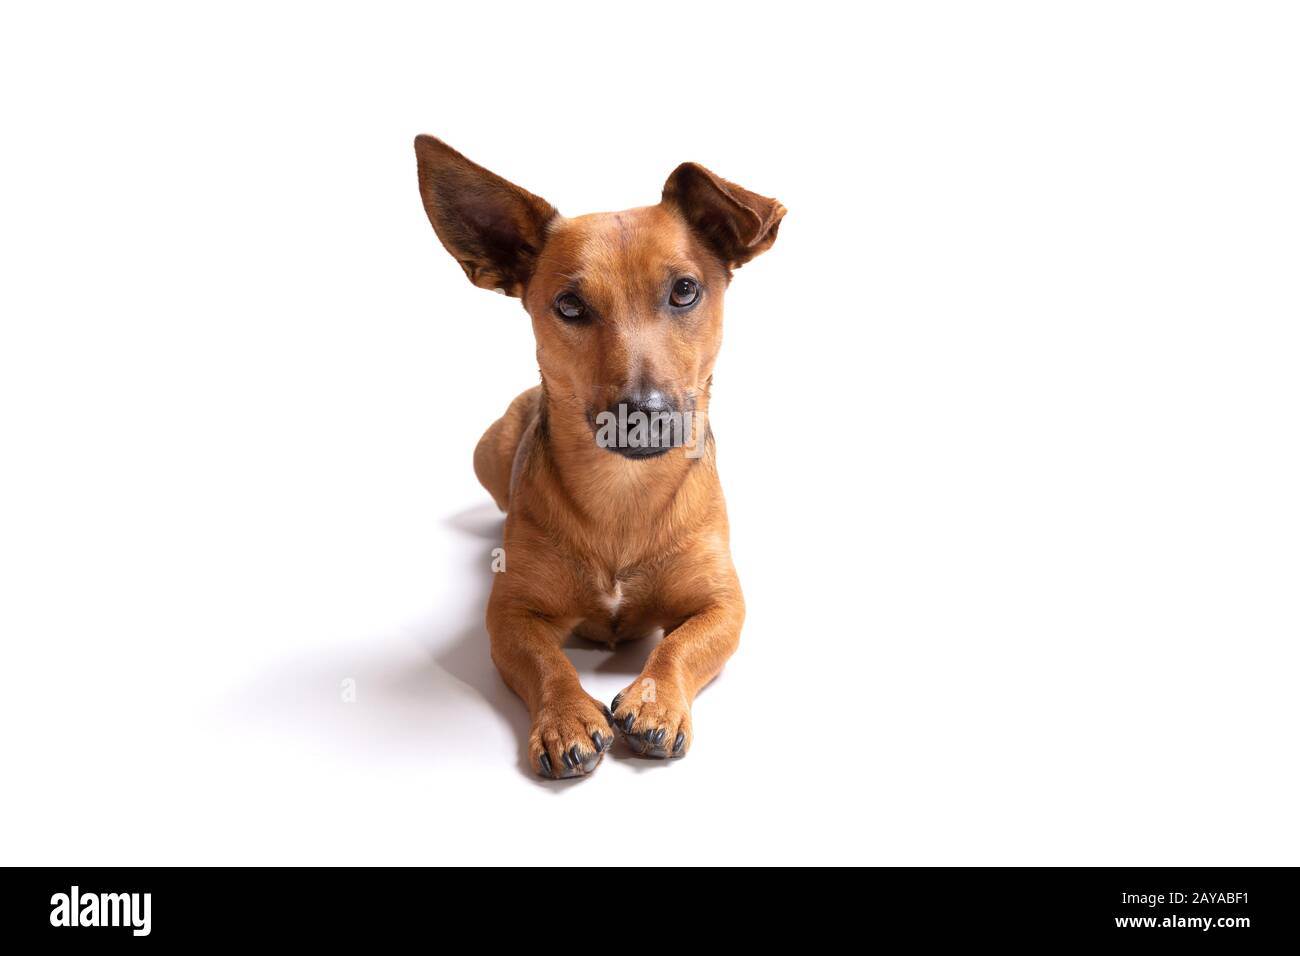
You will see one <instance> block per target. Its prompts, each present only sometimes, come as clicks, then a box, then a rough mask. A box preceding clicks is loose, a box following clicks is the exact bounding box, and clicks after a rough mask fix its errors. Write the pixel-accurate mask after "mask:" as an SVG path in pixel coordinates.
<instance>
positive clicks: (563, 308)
mask: <svg viewBox="0 0 1300 956" xmlns="http://www.w3.org/2000/svg"><path fill="white" fill-rule="evenodd" d="M555 311H556V313H557V314H558V315H559V316H560V318H562V319H567V320H568V321H570V322H576V321H577V320H578V319H580V318H582V317H583V316H584V315H586V314H587V304H586V303H585V302H583V301H582V300H581V299H579V298H578V297H577V296H576V295H574V294H573V293H572V292H566V293H564V295H562V296H560V297H559V298H558V299H556V300H555Z"/></svg>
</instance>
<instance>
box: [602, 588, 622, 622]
mask: <svg viewBox="0 0 1300 956" xmlns="http://www.w3.org/2000/svg"><path fill="white" fill-rule="evenodd" d="M600 603H601V604H603V605H605V608H606V609H607V610H608V611H609V613H610V614H615V613H617V612H618V606H619V605H620V604H622V603H623V582H622V581H619V580H615V581H614V590H613V591H611V592H609V593H608V594H602V595H601V596H600Z"/></svg>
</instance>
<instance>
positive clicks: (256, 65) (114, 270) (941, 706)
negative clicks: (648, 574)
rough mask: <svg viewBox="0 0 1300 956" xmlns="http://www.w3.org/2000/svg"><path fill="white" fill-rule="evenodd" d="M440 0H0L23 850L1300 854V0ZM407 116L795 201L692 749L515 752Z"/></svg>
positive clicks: (765, 270) (595, 190) (481, 388)
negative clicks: (737, 583) (985, 0)
mask: <svg viewBox="0 0 1300 956" xmlns="http://www.w3.org/2000/svg"><path fill="white" fill-rule="evenodd" d="M450 6H451V5H446V4H420V5H418V6H409V7H408V6H387V5H377V4H365V5H362V4H356V5H352V6H351V7H344V6H334V5H321V4H301V5H289V4H275V5H271V4H266V5H262V4H229V3H227V4H220V5H212V6H210V7H208V8H207V9H205V10H202V11H201V12H200V10H199V8H196V7H194V6H193V5H183V6H182V5H174V4H170V5H169V4H155V5H147V6H146V5H139V4H130V5H113V6H112V7H111V8H109V7H107V6H104V5H92V4H85V5H81V6H72V5H60V6H58V7H55V6H48V5H47V6H44V7H35V6H30V7H28V8H27V9H26V10H25V11H17V10H15V9H14V7H13V6H10V7H7V8H6V12H5V14H4V16H3V23H2V24H0V83H2V85H3V88H4V90H5V93H4V99H3V106H2V109H3V122H2V124H0V137H2V138H3V151H2V153H0V165H2V167H3V176H2V177H0V204H2V205H0V243H2V245H0V257H2V263H3V264H2V266H0V268H2V269H3V276H4V278H3V286H2V288H0V296H2V302H3V341H2V342H0V427H2V428H3V433H2V439H3V445H2V446H0V447H2V449H3V450H2V452H0V454H3V456H4V464H3V472H2V473H0V481H3V497H2V501H0V508H2V509H3V511H2V513H0V520H2V524H0V572H2V575H3V577H2V579H0V580H2V587H3V594H2V599H0V614H2V615H3V619H2V621H0V627H2V630H0V633H2V635H3V657H2V658H0V668H3V670H2V678H3V694H0V720H2V723H0V740H2V744H0V746H2V748H3V752H2V754H0V760H2V762H3V767H4V770H3V777H4V786H3V791H2V792H0V801H2V802H3V813H2V814H0V820H3V824H2V826H3V839H2V840H0V847H2V850H0V853H2V854H3V858H4V862H6V863H40V864H116V863H121V864H138V863H158V864H166V863H247V862H254V863H270V862H276V863H292V862H310V863H345V862H371V863H397V862H403V863H417V862H426V863H445V862H464V863H503V862H515V863H524V862H530V863H531V862H551V863H554V862H559V863H575V864H595V863H601V864H614V865H618V864H625V865H626V864H642V865H644V864H654V863H706V862H709V863H777V862H809V863H814V862H816V863H829V862H854V863H903V864H937V863H998V864H1002V863H1026V864H1028V863H1049V864H1067V863H1070V864H1139V863H1140V864H1175V865H1177V864H1282V863H1288V864H1295V863H1297V862H1300V853H1298V851H1300V830H1298V828H1297V826H1298V825H1297V814H1296V812H1295V810H1296V806H1297V804H1298V803H1300V792H1298V791H1300V771H1298V770H1297V759H1296V758H1297V733H1296V731H1297V716H1298V714H1297V702H1296V699H1297V698H1296V684H1297V664H1298V663H1300V655H1298V654H1297V649H1296V645H1297V637H1298V636H1300V630H1298V624H1300V600H1298V597H1300V595H1298V594H1297V584H1298V583H1300V546H1298V542H1300V504H1298V496H1297V489H1300V447H1298V445H1297V434H1296V429H1297V412H1298V411H1300V384H1298V383H1300V377H1298V376H1297V363H1298V362H1300V348H1298V346H1300V331H1298V326H1297V321H1298V319H1300V308H1298V306H1300V281H1298V279H1300V277H1298V276H1297V264H1298V263H1300V226H1298V223H1300V176H1298V175H1297V170H1300V126H1298V125H1297V122H1296V120H1297V115H1298V113H1297V107H1298V106H1300V102H1298V101H1300V95H1298V91H1300V60H1298V59H1297V57H1296V50H1297V43H1298V42H1300V31H1298V30H1297V25H1298V24H1297V19H1296V15H1295V13H1294V12H1292V11H1293V10H1294V8H1293V7H1292V8H1290V9H1288V7H1287V6H1286V5H1281V4H1279V5H1269V4H1249V5H1243V4H1229V3H1223V4H1203V3H1169V4H1152V3H1118V4H1107V3H1089V4H1082V3H1081V4H1068V5H1065V4H1039V3H1023V4H980V5H973V4H952V5H947V4H938V5H936V4H906V5H894V4H890V5H884V6H867V7H865V8H861V9H858V8H856V7H855V8H854V12H852V13H850V12H849V9H850V8H849V5H847V4H846V5H843V6H840V5H835V6H831V5H825V6H819V5H817V4H811V3H800V4H794V5H791V4H781V5H778V6H772V7H764V6H761V5H759V4H753V3H746V4H734V5H726V6H725V7H724V5H722V4H704V3H697V4H683V5H671V4H664V3H656V4H653V5H650V4H645V5H637V6H633V5H627V4H598V5H591V6H583V7H571V6H563V5H558V4H521V5H520V6H518V7H517V8H515V9H513V11H508V10H504V9H501V8H500V5H496V4H494V5H492V11H491V12H488V10H487V8H486V7H482V5H474V4H464V5H461V6H460V7H459V8H458V9H454V10H453V9H451V8H450ZM478 7H482V12H474V9H475V8H478ZM420 132H428V133H433V134H435V135H438V136H440V137H442V138H444V139H445V140H446V141H448V142H449V143H451V144H452V145H454V146H456V147H457V148H459V149H460V150H462V151H464V152H465V153H467V154H468V155H469V156H470V157H471V158H473V159H475V160H477V161H479V162H480V163H482V164H484V165H486V166H488V167H489V168H491V169H493V170H495V171H497V172H500V173H501V174H503V175H505V176H507V177H508V178H511V179H513V180H515V181H516V182H519V183H520V184H521V185H524V186H525V187H526V188H528V189H530V190H532V191H534V192H537V193H539V194H541V195H543V196H545V197H546V198H548V199H549V200H550V201H551V202H553V203H555V204H556V205H557V206H558V207H559V208H560V209H561V211H563V212H568V213H575V214H576V213H581V212H588V211H595V210H607V209H620V208H626V207H629V206H636V205H642V204H646V203H651V202H654V201H656V200H657V198H658V193H659V189H660V186H661V185H662V182H663V180H664V178H665V177H666V176H667V174H668V173H669V171H670V170H672V168H673V167H674V166H676V165H677V164H678V163H679V162H681V161H683V160H687V159H691V160H696V161H698V162H701V163H704V164H705V165H707V166H709V167H710V168H712V169H714V170H715V171H716V172H718V173H720V174H721V175H724V176H726V177H728V178H730V179H733V180H736V181H737V182H740V183H742V184H743V185H745V186H748V187H749V188H751V189H754V190H756V191H758V192H761V193H764V194H767V195H773V196H776V197H777V198H779V199H780V200H781V201H782V202H784V203H785V205H786V206H788V207H789V210H790V212H789V216H788V217H787V219H786V221H785V223H784V224H783V227H782V230H781V236H780V239H779V241H778V242H777V243H776V245H775V247H774V248H773V249H772V250H771V251H770V252H769V253H767V254H766V255H764V256H763V257H761V258H759V259H757V260H755V261H754V262H753V263H751V264H750V265H748V266H746V267H745V268H744V269H742V270H741V271H740V272H738V273H737V277H736V280H735V282H734V284H733V285H732V288H731V290H730V291H729V293H728V300H727V302H728V321H727V345H726V347H725V348H724V350H723V354H722V358H721V361H720V364H719V367H718V372H717V377H716V388H715V394H716V399H715V402H714V414H713V419H714V426H715V428H716V430H717V433H718V436H719V447H720V465H721V469H722V475H723V484H724V488H725V490H726V494H727V500H728V503H729V508H730V512H731V520H732V527H733V541H732V544H733V551H734V555H735V560H736V564H737V567H738V569H739V571H740V574H741V580H742V582H743V583H744V585H745V589H746V595H747V598H748V605H749V617H748V621H747V624H746V627H745V632H744V636H743V639H742V642H741V649H740V651H739V653H738V654H737V656H736V657H735V658H734V659H733V660H732V663H731V664H729V665H728V667H727V670H726V672H725V673H724V675H723V676H722V677H721V678H720V679H719V680H718V681H717V682H716V684H714V685H713V686H711V687H710V688H709V689H707V690H706V691H705V692H704V693H703V694H702V696H701V697H700V699H699V700H698V703H697V705H696V708H695V713H694V719H695V727H696V732H697V739H696V743H695V746H694V748H693V750H692V752H691V754H690V756H689V757H688V758H687V759H686V760H684V761H681V762H678V763H674V764H672V765H664V764H661V763H644V762H638V761H634V760H631V759H629V758H627V757H625V756H623V755H621V754H615V755H614V756H613V757H611V758H608V759H606V760H605V761H604V763H603V765H602V766H601V767H600V769H599V770H598V771H597V773H596V774H595V775H594V776H593V777H592V778H591V779H588V780H584V781H581V782H578V783H573V784H569V783H566V784H554V783H552V784H546V783H543V782H541V781H538V780H535V779H533V778H532V777H530V776H529V775H528V774H527V772H526V768H525V766H524V764H523V762H522V759H523V753H522V747H521V735H522V734H523V733H524V731H525V729H526V725H527V720H526V716H525V714H524V710H523V707H522V705H521V704H519V702H518V701H516V700H515V699H514V698H513V697H512V696H511V695H510V693H509V692H508V691H507V690H506V689H505V688H504V686H503V685H502V684H501V683H500V681H499V679H498V678H497V676H496V674H495V672H494V670H493V669H492V666H491V664H490V662H489V660H488V655H487V642H486V641H487V639H486V635H485V633H484V631H483V626H482V617H483V609H484V603H485V595H486V592H487V589H488V587H489V585H490V573H489V554H490V551H491V549H492V548H493V547H494V546H495V544H496V541H497V536H498V535H499V529H500V522H499V518H498V517H497V516H496V515H495V513H494V510H493V509H492V507H491V504H490V502H489V499H488V497H487V495H486V493H485V492H483V491H482V490H481V489H480V488H479V487H478V485H477V484H476V482H475V480H474V476H473V473H472V471H471V467H470V457H471V452H472V449H473V446H474V443H475V441H476V440H477V438H478V436H479V434H480V433H481V432H482V430H483V429H484V428H485V427H486V426H487V425H488V424H489V423H490V422H491V421H492V420H493V419H494V418H495V417H496V416H497V415H498V414H500V412H501V411H502V410H503V409H504V408H505V405H506V403H507V402H508V401H509V399H510V398H511V397H513V396H514V395H515V394H516V393H517V392H519V391H521V390H522V389H524V388H526V387H528V386H529V385H530V384H532V383H533V382H534V381H535V380H536V374H537V373H536V364H535V361H534V358H533V342H532V336H531V330H530V327H529V323H528V321H527V317H526V315H525V314H524V313H523V311H522V309H520V307H519V305H518V303H517V302H515V301H513V300H507V299H502V298H500V297H497V296H493V295H490V294H487V293H485V292H483V291H481V290H478V289H475V288H474V287H472V286H471V285H470V284H469V283H468V282H466V281H465V279H464V277H463V275H462V274H461V272H460V269H459V268H458V267H457V266H456V265H455V263H454V262H453V261H452V260H451V259H450V258H449V257H448V256H447V255H446V253H445V252H443V251H442V249H441V248H440V247H439V246H438V245H437V243H436V241H435V239H434V236H433V234H432V231H431V230H430V228H429V225H428V222H427V221H426V219H425V215H424V212H423V210H422V209H421V207H420V203H419V199H418V193H417V188H416V179H415V161H414V157H413V153H412V149H411V140H412V138H413V137H414V135H415V134H416V133H420ZM571 653H572V655H573V658H574V660H575V661H576V662H577V664H578V666H579V668H580V669H581V671H582V672H583V674H584V680H585V682H586V686H587V687H588V689H589V690H591V691H592V693H594V694H596V695H597V696H599V697H603V698H605V699H608V698H609V697H610V696H612V694H613V693H614V692H615V691H616V690H617V689H619V688H620V687H621V686H623V684H624V683H626V682H627V681H628V680H629V679H630V676H631V675H633V674H634V673H635V672H636V671H637V670H638V668H639V665H640V661H641V658H642V656H643V655H644V653H645V648H644V647H642V648H636V649H633V650H631V651H629V652H621V653H619V654H618V655H615V656H614V657H612V658H611V657H610V656H609V655H607V654H603V653H600V652H596V651H588V650H573V651H572V652H571ZM346 679H351V680H354V681H355V682H356V688H357V698H358V699H357V702H356V703H354V704H350V705H349V704H344V703H342V702H341V700H340V682H341V681H343V680H346Z"/></svg>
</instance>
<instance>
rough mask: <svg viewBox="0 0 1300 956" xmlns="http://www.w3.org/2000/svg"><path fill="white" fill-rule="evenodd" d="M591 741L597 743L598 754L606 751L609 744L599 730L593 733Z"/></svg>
mask: <svg viewBox="0 0 1300 956" xmlns="http://www.w3.org/2000/svg"><path fill="white" fill-rule="evenodd" d="M591 742H592V743H593V744H595V745H596V753H598V754H599V753H604V752H605V748H606V747H607V746H608V744H607V743H606V741H605V738H604V737H602V736H601V735H600V731H599V730H598V731H596V732H595V733H594V734H592V735H591Z"/></svg>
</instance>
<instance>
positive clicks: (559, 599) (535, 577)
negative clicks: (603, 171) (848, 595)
mask: <svg viewBox="0 0 1300 956" xmlns="http://www.w3.org/2000/svg"><path fill="white" fill-rule="evenodd" d="M415 153H416V157H417V160H418V163H419V173H420V194H421V196H422V197H423V199H424V208H425V210H426V211H427V212H428V214H429V221H430V222H431V223H432V224H433V228H434V231H435V232H436V233H437V234H438V238H439V239H440V240H441V241H442V244H443V245H444V246H445V247H446V248H447V251H448V252H450V253H451V254H452V255H453V256H455V258H456V261H457V262H459V263H460V264H461V267H462V268H463V269H464V270H465V274H466V275H467V276H469V279H470V281H471V282H473V283H474V284H475V285H478V286H482V287H483V288H486V289H494V290H496V291H498V292H504V293H505V294H507V295H513V296H518V297H519V298H521V299H522V300H523V304H524V308H526V309H527V310H528V312H529V314H530V315H531V316H532V319H533V331H534V334H535V335H536V337H537V360H538V363H539V365H540V367H541V377H542V384H541V385H540V386H537V387H534V388H532V389H529V390H528V391H526V392H524V393H523V394H522V395H520V396H519V397H518V398H516V399H515V400H514V401H513V402H512V403H511V404H510V407H509V408H508V409H507V410H506V413H505V415H504V416H503V417H502V418H501V419H499V420H498V421H497V422H496V423H495V424H493V425H492V427H491V428H489V429H488V430H487V433H486V434H484V436H483V438H482V440H481V441H480V442H479V444H478V448H477V449H476V450H475V452H474V470H475V472H476V473H477V475H478V478H479V480H480V481H481V482H482V483H483V486H484V487H485V488H487V490H488V491H489V492H491V494H492V497H493V498H494V499H496V503H497V504H498V505H499V506H500V507H501V509H502V510H503V511H506V512H507V517H506V525H505V561H506V571H505V573H503V574H498V575H496V580H495V583H494V585H493V588H492V597H491V599H490V601H489V603H488V612H487V626H488V631H489V633H490V634H491V639H492V659H493V660H494V661H495V662H496V665H497V668H498V669H499V670H500V671H501V675H502V676H503V677H504V678H505V681H506V683H507V684H509V685H510V687H511V688H512V689H513V690H514V691H515V693H517V694H518V695H519V696H520V697H521V698H523V700H524V702H525V703H526V704H527V705H528V709H529V712H530V714H531V715H532V731H531V733H530V735H529V742H528V743H529V755H530V759H531V761H532V765H533V766H534V767H535V768H536V769H537V771H538V772H539V773H541V774H542V775H543V776H546V777H572V776H581V775H583V774H587V773H590V772H591V771H592V770H593V769H595V766H596V764H597V763H599V762H600V758H601V756H602V755H603V754H604V752H605V751H606V750H608V749H609V747H610V746H611V745H612V743H613V740H614V734H613V732H612V731H613V730H614V729H617V730H619V731H620V732H622V734H623V735H624V737H625V739H626V740H627V742H628V743H629V744H630V745H631V747H632V748H633V749H634V750H635V751H636V752H637V753H639V754H642V755H644V756H647V757H681V756H683V755H685V753H686V751H687V750H689V749H690V746H691V738H692V729H691V703H692V702H693V701H694V699H695V695H696V693H698V692H699V690H700V688H702V687H703V686H704V685H705V684H707V683H708V682H709V681H710V680H712V679H713V677H714V676H716V675H717V673H718V672H719V671H720V670H721V669H722V666H723V664H724V663H725V662H726V660H727V658H728V657H730V656H731V654H732V652H733V651H735V649H736V645H737V643H738V642H739V640H740V626H741V622H742V621H743V619H744V616H745V604H744V599H743V598H742V597H741V593H740V583H739V582H738V581H737V579H736V572H735V569H734V568H733V567H732V563H731V554H730V551H729V546H728V529H727V513H726V508H725V506H724V504H723V500H722V488H721V486H720V485H719V483H718V473H717V470H716V468H715V465H714V454H713V436H712V432H711V431H710V429H709V424H708V410H709V388H710V385H711V383H712V374H713V363H714V360H715V359H716V357H717V354H718V348H719V346H720V345H721V342H722V295H723V292H724V290H725V289H726V288H727V285H728V283H729V282H730V281H731V270H732V269H735V268H737V267H739V266H741V265H743V264H744V263H746V262H748V261H749V260H750V259H752V258H753V257H754V256H756V255H758V254H759V253H760V252H763V251H764V250H766V249H767V248H768V247H769V246H771V245H772V243H773V242H774V241H775V239H776V233H777V228H778V226H779V225H780V223H781V217H782V216H784V215H785V207H783V206H782V205H781V204H780V203H779V202H776V201H775V200H773V199H767V198H765V197H763V196H759V195H756V194H755V193H752V192H750V191H749V190H747V189H742V188H740V187H739V186H736V185H734V184H733V183H729V182H727V181H726V180H723V179H720V178H719V177H717V176H715V175H714V174H713V173H711V172H709V171H708V170H707V169H705V168H703V167H702V166H698V165H696V164H694V163H683V164H682V165H681V166H679V167H677V169H676V170H675V171H674V172H673V174H672V175H671V176H669V177H668V182H667V183H666V184H665V185H664V190H663V198H662V200H661V201H660V203H659V204H658V205H656V206H647V207H644V208H641V209H631V210H628V211H627V212H620V213H598V214H594V215H588V216H579V217H577V218H574V219H568V218H565V217H564V216H561V215H560V214H559V213H558V212H556V210H555V208H554V207H552V206H551V205H550V204H549V203H547V202H546V201H545V200H543V199H539V198H538V197H537V196H534V195H533V194H532V193H529V192H526V191H525V190H523V189H520V188H519V187H518V186H515V185H513V184H511V183H509V182H507V181H506V180H504V179H502V178H501V177H499V176H496V175H494V174H493V173H490V172H488V171H487V170H486V169H483V168H482V167H481V166H477V165H475V164H474V163H472V162H470V161H469V160H468V159H466V158H465V157H464V156H462V155H460V153H458V152H456V151H455V150H453V149H451V148H450V147H449V146H447V145H446V144H445V143H443V142H441V141H439V140H437V139H434V138H433V137H431V136H420V137H418V138H417V139H416V141H415ZM629 425H630V426H631V428H630V429H629V427H628V426H629ZM660 630H662V632H663V635H664V637H663V640H662V641H660V643H659V644H658V645H656V646H655V648H654V650H653V651H652V652H651V653H650V655H649V658H648V659H647V660H646V663H645V666H644V668H643V670H642V672H641V675H640V676H639V677H638V678H637V679H636V680H635V681H633V682H632V684H630V685H629V686H628V687H627V688H625V689H624V690H623V691H622V692H621V693H620V694H619V695H618V696H617V697H615V698H614V703H613V713H612V714H611V713H610V711H609V710H607V709H606V708H605V707H604V706H603V705H602V704H601V703H600V702H599V701H597V700H595V699H593V698H592V697H590V696H589V695H588V694H587V693H586V691H584V690H583V689H582V685H581V684H580V683H579V681H578V674H577V672H576V671H575V670H574V668H573V665H572V664H571V663H570V661H569V659H568V658H567V657H566V656H565V655H564V652H563V651H562V650H561V648H562V646H563V645H564V642H565V640H566V639H567V638H568V637H569V635H570V634H576V635H577V636H579V637H582V638H587V639H589V640H594V641H600V642H603V643H608V644H609V645H611V646H612V645H613V644H615V643H616V642H619V641H624V640H631V639H635V638H640V637H644V636H647V635H650V634H653V633H656V632H658V631H660Z"/></svg>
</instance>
